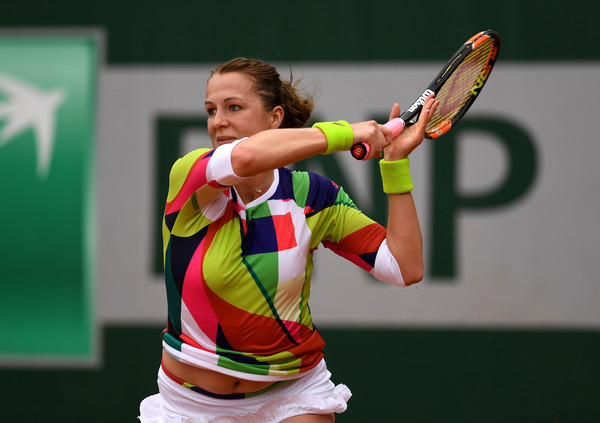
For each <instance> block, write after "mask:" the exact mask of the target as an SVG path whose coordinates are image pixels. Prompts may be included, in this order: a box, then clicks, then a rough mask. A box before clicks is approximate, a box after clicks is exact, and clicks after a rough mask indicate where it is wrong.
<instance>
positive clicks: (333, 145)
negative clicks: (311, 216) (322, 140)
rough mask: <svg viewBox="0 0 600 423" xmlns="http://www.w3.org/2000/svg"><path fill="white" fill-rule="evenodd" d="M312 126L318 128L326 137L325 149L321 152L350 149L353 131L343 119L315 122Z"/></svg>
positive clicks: (329, 152)
mask: <svg viewBox="0 0 600 423" xmlns="http://www.w3.org/2000/svg"><path fill="white" fill-rule="evenodd" d="M313 128H319V129H320V130H321V131H323V133H324V134H325V137H326V138H327V150H325V152H324V153H323V154H331V153H334V152H336V151H346V150H350V148H351V147H352V144H353V141H354V133H353V132H352V127H351V126H350V124H349V123H348V122H346V121H344V120H338V121H337V122H317V123H315V124H314V125H313Z"/></svg>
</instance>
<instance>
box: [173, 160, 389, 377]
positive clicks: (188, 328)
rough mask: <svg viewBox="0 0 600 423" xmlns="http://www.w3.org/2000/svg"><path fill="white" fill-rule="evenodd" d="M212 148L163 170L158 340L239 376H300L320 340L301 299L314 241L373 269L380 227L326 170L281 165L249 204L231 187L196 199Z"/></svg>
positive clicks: (181, 356)
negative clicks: (166, 173) (202, 202)
mask: <svg viewBox="0 0 600 423" xmlns="http://www.w3.org/2000/svg"><path fill="white" fill-rule="evenodd" d="M214 151H216V150H205V149H204V150H202V149H201V150H196V151H194V152H191V153H189V154H188V155H186V156H185V157H183V158H181V159H179V160H178V161H177V162H176V163H175V165H174V166H173V169H172V171H171V180H170V187H169V197H168V201H167V204H166V208H165V215H164V220H163V235H164V260H165V282H166V291H167V299H168V323H167V328H166V329H165V331H164V332H163V347H164V348H165V349H166V350H167V352H168V353H169V354H171V355H172V356H173V357H175V358H176V359H178V360H181V361H182V362H185V363H187V364H191V365H194V366H199V367H203V368H207V369H210V370H214V371H218V372H221V373H224V374H229V375H233V376H236V377H240V378H243V379H248V380H263V381H271V380H285V379H291V378H295V377H299V375H301V374H302V373H303V372H306V371H308V370H310V369H311V368H313V367H314V366H316V365H317V364H318V363H319V361H320V360H321V359H322V357H323V348H324V345H325V343H324V341H323V339H322V337H321V335H320V334H319V332H318V331H317V329H316V328H315V326H314V325H313V322H312V320H311V314H310V309H309V307H308V299H309V297H310V280H311V272H312V268H313V263H312V256H313V252H314V250H315V249H317V247H318V246H319V244H323V245H324V246H325V247H327V248H330V249H332V250H333V251H335V252H336V253H338V254H340V255H341V256H343V257H345V258H347V259H348V260H350V261H352V262H353V263H355V264H357V265H358V266H360V267H362V268H363V269H365V270H367V271H371V270H372V269H373V266H374V264H375V260H376V257H377V254H378V250H379V248H380V246H381V245H382V242H384V240H385V236H386V230H385V228H384V227H382V226H381V225H379V224H378V223H375V222H374V221H372V220H371V219H370V218H368V217H367V216H365V215H364V214H363V213H362V212H360V211H359V210H358V209H357V207H356V206H355V205H354V203H353V202H352V201H351V200H350V198H349V197H348V195H347V194H346V193H345V192H344V190H343V189H342V188H341V187H339V186H338V185H336V184H335V183H333V182H332V181H331V180H329V179H327V178H325V177H322V176H319V175H317V174H315V173H311V172H299V171H292V170H290V169H287V168H281V169H277V170H275V171H274V182H273V184H272V185H271V187H270V189H269V190H268V191H266V192H265V193H264V194H263V195H262V196H261V197H260V198H258V199H256V200H254V201H252V202H251V203H249V204H243V203H242V201H241V199H240V198H239V197H238V195H237V193H236V191H235V189H234V188H233V187H232V188H228V189H225V190H224V191H222V192H221V193H220V194H218V196H217V198H216V199H215V200H213V201H212V202H211V203H209V204H208V205H206V206H204V207H199V203H198V197H197V195H200V193H201V192H202V190H201V188H202V187H203V186H205V185H209V186H214V187H217V186H219V184H218V183H217V182H216V181H214V180H210V177H209V176H207V173H208V172H207V167H208V164H209V163H210V161H211V160H212V158H213V153H214ZM220 187H221V188H222V186H220ZM198 190H200V191H198Z"/></svg>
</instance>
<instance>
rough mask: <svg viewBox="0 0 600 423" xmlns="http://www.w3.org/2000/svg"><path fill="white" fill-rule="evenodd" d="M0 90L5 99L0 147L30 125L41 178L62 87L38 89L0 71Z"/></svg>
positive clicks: (47, 166)
mask: <svg viewBox="0 0 600 423" xmlns="http://www.w3.org/2000/svg"><path fill="white" fill-rule="evenodd" d="M0 92H2V93H4V94H6V95H7V96H8V101H5V102H2V101H1V100H0V122H1V121H2V120H3V119H4V120H5V122H4V127H1V126H0V147H2V146H4V145H5V144H7V143H8V142H9V141H11V140H12V139H14V137H16V136H17V135H19V134H21V133H22V132H24V131H25V130H27V129H29V128H31V129H33V131H34V135H35V142H36V150H37V174H38V177H40V178H45V177H46V176H47V175H48V172H49V170H50V164H51V162H52V149H53V146H54V126H55V114H56V110H57V108H58V106H60V105H61V104H62V103H63V102H64V100H65V94H64V93H63V91H62V90H52V91H41V90H39V89H38V88H36V87H34V86H32V85H31V84H28V83H26V82H23V81H19V80H17V79H16V78H12V77H10V76H7V75H4V74H0Z"/></svg>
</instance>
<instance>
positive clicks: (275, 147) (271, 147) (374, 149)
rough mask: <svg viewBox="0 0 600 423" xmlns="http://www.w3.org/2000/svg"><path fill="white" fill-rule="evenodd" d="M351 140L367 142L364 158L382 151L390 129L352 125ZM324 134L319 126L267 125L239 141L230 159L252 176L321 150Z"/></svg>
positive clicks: (241, 173)
mask: <svg viewBox="0 0 600 423" xmlns="http://www.w3.org/2000/svg"><path fill="white" fill-rule="evenodd" d="M351 127H352V132H353V138H354V141H353V143H354V144H356V143H358V142H363V143H367V144H369V145H370V146H371V153H370V155H369V156H368V157H367V158H375V157H379V156H380V155H381V150H382V149H383V148H384V147H385V146H387V145H388V144H389V143H390V142H391V140H392V134H391V130H390V129H389V128H387V127H384V126H382V125H379V124H377V122H375V121H367V122H359V123H354V124H352V125H351ZM326 149H327V138H326V137H325V134H324V133H323V131H321V130H320V129H318V128H285V129H270V130H267V131H263V132H259V133H258V134H255V135H252V136H251V137H248V138H247V139H246V140H244V142H241V143H239V144H238V145H237V146H236V147H235V148H234V149H233V151H232V153H231V163H232V166H233V169H234V171H235V173H236V174H237V175H239V176H254V175H258V174H259V173H262V172H265V171H267V170H272V169H277V168H279V167H283V166H287V165H290V164H292V163H296V162H298V161H300V160H304V159H307V158H309V157H312V156H316V155H317V154H321V153H324V152H325V150H326Z"/></svg>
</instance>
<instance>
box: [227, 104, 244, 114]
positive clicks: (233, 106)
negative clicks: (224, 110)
mask: <svg viewBox="0 0 600 423" xmlns="http://www.w3.org/2000/svg"><path fill="white" fill-rule="evenodd" d="M229 109H230V110H231V111H232V112H237V111H238V110H242V108H241V107H240V106H238V105H237V104H232V105H231V106H229Z"/></svg>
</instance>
